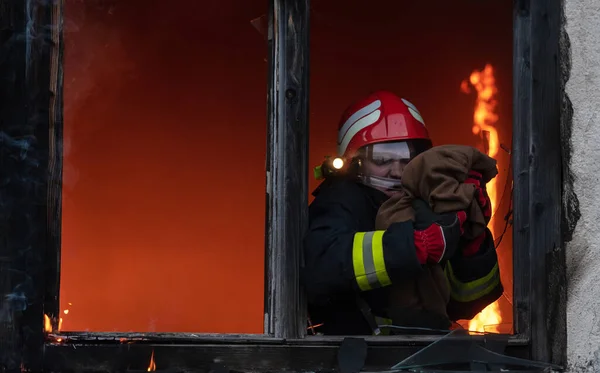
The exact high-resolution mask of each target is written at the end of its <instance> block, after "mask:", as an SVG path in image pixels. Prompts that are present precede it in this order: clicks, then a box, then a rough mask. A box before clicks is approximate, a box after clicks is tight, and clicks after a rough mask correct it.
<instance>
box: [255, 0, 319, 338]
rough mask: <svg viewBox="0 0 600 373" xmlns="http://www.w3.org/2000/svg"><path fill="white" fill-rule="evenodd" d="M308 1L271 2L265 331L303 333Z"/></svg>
mask: <svg viewBox="0 0 600 373" xmlns="http://www.w3.org/2000/svg"><path fill="white" fill-rule="evenodd" d="M308 12H309V1H308V0H271V1H270V10H269V35H268V39H269V51H270V62H269V71H270V74H269V93H268V117H269V129H268V138H267V141H268V143H267V222H266V225H267V226H266V231H267V235H266V258H267V259H266V267H267V268H266V272H267V275H266V280H265V281H266V288H267V291H266V294H265V296H266V301H265V303H266V307H265V308H266V313H267V317H266V318H265V331H266V332H267V333H268V334H271V335H273V336H275V337H278V338H298V337H301V336H302V335H303V333H304V332H303V330H305V329H306V322H305V321H304V320H303V316H302V315H303V314H304V311H303V307H302V306H301V301H300V299H301V295H300V287H299V281H298V279H299V271H298V270H299V265H300V259H301V248H302V236H303V234H304V232H305V228H306V220H307V208H308V179H307V177H308V64H309V60H308V37H309V35H308V17H309V16H308Z"/></svg>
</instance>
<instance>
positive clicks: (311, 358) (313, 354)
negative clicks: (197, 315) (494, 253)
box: [44, 343, 525, 373]
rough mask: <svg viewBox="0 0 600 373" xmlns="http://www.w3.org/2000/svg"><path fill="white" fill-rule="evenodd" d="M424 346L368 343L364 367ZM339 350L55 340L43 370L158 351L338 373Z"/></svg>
mask: <svg viewBox="0 0 600 373" xmlns="http://www.w3.org/2000/svg"><path fill="white" fill-rule="evenodd" d="M423 347H424V345H422V344H416V345H404V346H372V345H369V347H368V350H367V360H366V363H365V367H364V370H367V371H368V370H382V369H385V368H388V369H389V368H390V367H392V366H393V365H394V364H397V363H399V362H400V361H402V360H404V359H405V358H407V357H408V356H410V355H412V354H414V353H416V352H418V351H419V350H420V349H421V348H423ZM338 350H339V345H306V344H300V345H288V344H278V345H271V344H266V345H265V344H245V345H227V344H223V345H214V344H213V345H210V344H208V345H200V346H199V345H195V346H190V345H178V344H164V343H163V344H140V343H133V344H127V343H124V344H109V345H89V344H72V345H70V344H51V345H48V346H46V359H45V366H44V368H45V371H46V372H61V373H71V372H73V373H78V372H97V373H101V372H125V371H126V372H144V371H146V369H147V367H148V365H149V362H150V357H151V356H152V353H153V352H154V361H155V363H156V366H157V371H160V372H173V373H174V372H208V371H211V369H214V364H215V363H218V364H219V365H221V366H222V367H224V368H225V369H229V370H231V371H242V372H251V371H252V372H267V371H269V372H282V371H289V372H337V371H339V370H338V362H337V353H338ZM506 353H508V354H510V355H512V356H517V357H525V356H524V354H523V353H524V350H523V349H519V346H508V347H507V349H506Z"/></svg>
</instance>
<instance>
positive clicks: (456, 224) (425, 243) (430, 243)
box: [412, 199, 467, 264]
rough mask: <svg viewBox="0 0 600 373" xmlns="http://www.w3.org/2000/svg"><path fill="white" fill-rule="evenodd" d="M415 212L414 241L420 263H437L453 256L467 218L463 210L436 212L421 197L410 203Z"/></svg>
mask: <svg viewBox="0 0 600 373" xmlns="http://www.w3.org/2000/svg"><path fill="white" fill-rule="evenodd" d="M412 207H413V209H414V212H415V221H414V228H415V232H414V241H415V248H416V250H417V257H418V258H419V261H420V262H421V263H422V264H425V263H439V262H441V261H442V260H446V259H449V258H451V257H452V256H454V254H455V253H456V250H457V249H458V243H459V240H460V237H461V235H462V233H463V224H464V223H465V220H467V214H466V213H465V212H464V211H458V212H451V213H445V214H436V213H434V212H433V211H432V210H431V207H429V204H428V203H427V202H425V201H423V200H422V199H415V200H414V201H413V203H412Z"/></svg>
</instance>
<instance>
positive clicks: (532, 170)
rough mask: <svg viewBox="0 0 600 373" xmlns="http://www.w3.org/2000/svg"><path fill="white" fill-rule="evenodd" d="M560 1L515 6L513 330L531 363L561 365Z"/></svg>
mask: <svg viewBox="0 0 600 373" xmlns="http://www.w3.org/2000/svg"><path fill="white" fill-rule="evenodd" d="M561 13H562V1H561V0H515V33H514V53H515V57H514V61H515V62H514V71H515V78H514V79H515V80H514V85H515V95H514V131H513V149H514V153H513V154H514V165H515V166H514V180H515V201H514V205H515V234H514V252H515V256H514V265H515V272H514V273H515V278H516V279H517V280H518V281H520V282H521V283H522V284H523V286H518V287H516V288H515V309H516V319H515V322H516V329H517V332H518V333H523V334H524V335H526V336H529V337H530V340H531V355H532V359H535V360H540V361H546V362H552V363H555V364H558V365H565V363H566V355H565V353H566V340H567V338H566V263H565V248H564V244H563V242H562V236H561V213H562V211H561V208H562V206H561V197H562V169H563V167H562V162H563V159H562V155H561V147H562V142H561V137H560V133H561V129H560V119H561V116H560V114H561V113H560V108H561V103H562V94H563V93H562V92H561V86H560V82H561V80H560V65H559V62H560V56H559V36H560V30H561Z"/></svg>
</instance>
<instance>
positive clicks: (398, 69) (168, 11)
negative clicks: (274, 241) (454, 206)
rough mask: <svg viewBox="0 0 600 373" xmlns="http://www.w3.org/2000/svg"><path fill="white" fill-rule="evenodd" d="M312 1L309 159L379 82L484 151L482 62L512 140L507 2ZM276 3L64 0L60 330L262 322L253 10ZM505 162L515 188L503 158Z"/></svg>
mask: <svg viewBox="0 0 600 373" xmlns="http://www.w3.org/2000/svg"><path fill="white" fill-rule="evenodd" d="M311 3H312V6H311V8H312V9H311V35H310V37H311V66H310V69H311V81H310V89H311V91H310V92H311V95H310V123H311V124H310V127H311V128H310V131H311V133H310V142H311V143H310V165H311V167H312V166H313V165H317V164H318V163H320V162H321V161H322V157H323V156H324V155H330V154H333V153H334V151H335V139H336V130H337V122H338V118H339V115H340V114H341V111H342V110H343V109H344V108H345V107H346V105H347V104H348V103H350V102H351V101H353V100H355V99H357V98H359V97H360V96H362V95H364V94H365V93H367V92H369V91H371V90H375V89H380V88H385V89H390V90H393V91H395V92H397V93H398V94H400V95H402V96H405V97H406V98H408V99H410V100H411V101H413V103H414V104H416V105H417V107H418V108H419V109H420V110H421V112H422V114H423V116H424V118H425V120H426V123H427V125H428V127H429V130H430V133H431V135H432V136H433V138H434V141H435V142H436V143H438V144H441V143H467V144H471V145H478V144H479V142H478V141H479V138H477V137H475V136H473V134H472V132H471V127H472V115H473V106H474V99H475V98H474V96H473V95H465V94H463V93H461V92H460V83H461V81H462V80H464V79H466V78H468V77H469V75H470V73H471V72H472V71H473V70H474V69H481V68H483V67H484V65H485V64H486V63H492V64H493V65H494V67H495V68H496V72H497V83H498V89H499V107H498V113H499V115H500V122H499V123H498V126H499V127H501V128H502V130H501V131H500V137H501V139H500V141H501V143H503V144H505V145H506V146H508V147H509V148H510V144H511V136H512V133H511V117H512V107H511V104H512V94H511V93H512V86H511V82H512V9H511V5H512V4H511V2H506V1H502V0H487V1H479V0H477V1H474V0H458V1H453V2H446V1H441V0H436V1H434V2H433V3H432V2H417V1H405V0H402V1H397V0H396V1H394V0H385V1H379V2H376V3H370V5H368V6H366V5H365V4H369V3H365V2H364V1H358V0H351V1H342V0H313V1H312V2H311ZM373 4H374V5H373ZM266 12H267V1H265V0H261V1H256V0H220V1H216V0H211V1H193V0H178V1H172V2H166V1H157V2H152V1H141V0H130V1H116V0H91V1H85V2H83V1H80V0H66V19H65V29H66V30H65V65H64V66H65V92H64V93H65V108H64V116H65V124H64V127H65V128H64V150H65V160H64V187H63V188H64V189H63V233H62V239H63V246H62V263H61V264H62V266H61V270H62V273H61V308H62V309H66V308H69V309H70V312H69V314H68V315H63V319H64V320H63V330H90V331H173V332H177V331H180V332H220V333H244V332H245V333H261V332H262V330H263V303H264V294H263V292H264V206H265V202H264V201H265V173H264V170H265V152H266V150H265V149H266V148H265V144H266V120H267V118H266V93H267V85H266V84H267V63H266V58H267V54H268V53H267V47H266V42H265V40H264V38H263V36H262V35H260V34H259V33H258V32H257V31H256V29H254V28H253V27H252V26H251V24H250V21H251V20H252V19H254V18H256V17H259V16H261V15H263V14H265V13H266ZM501 153H502V152H501ZM499 168H500V171H501V173H503V174H501V175H504V176H501V177H502V178H503V179H502V180H499V185H502V186H503V185H505V182H506V175H508V171H507V170H508V157H507V156H506V157H504V158H502V159H499ZM310 174H312V172H311V173H310ZM316 185H317V183H316V182H315V181H313V180H311V181H310V189H311V190H312V189H314V187H315V186H316ZM504 205H506V203H504ZM504 208H505V209H506V207H504ZM501 212H502V211H501ZM504 213H505V211H504ZM509 231H510V230H509ZM511 244H512V240H511V239H510V237H505V238H504V240H503V246H502V247H501V260H502V261H503V262H502V269H503V280H504V282H505V284H506V283H507V281H512V265H511V260H512V259H511V255H510V254H511ZM502 250H503V251H502ZM507 293H508V294H512V282H511V285H510V286H507ZM509 297H510V298H512V296H511V295H509ZM507 302H508V301H507ZM68 303H72V305H70V306H69V305H68ZM505 306H506V305H505ZM506 307H507V306H506ZM507 309H508V308H507ZM505 313H506V312H505ZM507 315H508V313H507ZM510 316H511V317H512V314H511V315H510Z"/></svg>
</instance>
